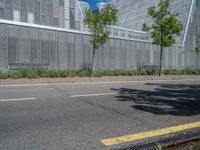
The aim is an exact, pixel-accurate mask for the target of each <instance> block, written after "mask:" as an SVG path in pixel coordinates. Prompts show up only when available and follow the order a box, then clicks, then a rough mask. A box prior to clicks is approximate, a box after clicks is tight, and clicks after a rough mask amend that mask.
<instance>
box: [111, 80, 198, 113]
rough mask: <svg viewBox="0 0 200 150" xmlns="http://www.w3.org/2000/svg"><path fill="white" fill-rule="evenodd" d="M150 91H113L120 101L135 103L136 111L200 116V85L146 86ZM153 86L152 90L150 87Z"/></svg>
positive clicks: (123, 89)
mask: <svg viewBox="0 0 200 150" xmlns="http://www.w3.org/2000/svg"><path fill="white" fill-rule="evenodd" d="M146 85H149V87H148V88H150V89H151V91H150V90H149V91H148V90H139V89H127V88H120V89H111V90H113V91H116V92H118V96H116V98H117V100H118V101H122V102H127V101H128V102H133V105H132V106H131V107H133V108H134V109H137V110H140V111H146V112H150V113H153V114H157V115H175V116H192V115H197V114H200V85H195V84H146ZM150 86H152V88H151V87H150Z"/></svg>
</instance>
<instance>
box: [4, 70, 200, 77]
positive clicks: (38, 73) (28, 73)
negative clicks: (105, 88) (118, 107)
mask: <svg viewBox="0 0 200 150" xmlns="http://www.w3.org/2000/svg"><path fill="white" fill-rule="evenodd" d="M157 74H158V70H137V71H136V70H123V69H119V70H97V71H95V72H94V73H91V72H90V71H87V70H78V71H74V70H30V69H18V70H15V71H9V72H0V79H8V78H10V79H19V78H29V79H34V78H47V77H48V78H64V77H103V76H136V75H157ZM162 74H163V75H192V74H193V75H200V70H176V69H168V70H163V71H162Z"/></svg>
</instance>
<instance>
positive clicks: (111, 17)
mask: <svg viewBox="0 0 200 150" xmlns="http://www.w3.org/2000/svg"><path fill="white" fill-rule="evenodd" d="M117 12H118V10H117V9H116V8H115V7H114V6H113V5H111V4H106V5H105V6H103V7H102V8H101V9H98V10H96V11H95V12H93V11H91V10H89V11H88V12H87V13H86V16H85V18H84V24H85V25H86V26H87V27H88V29H89V31H90V32H91V36H90V43H91V44H92V45H93V52H92V62H91V66H90V69H91V71H92V72H93V70H94V58H95V53H96V49H97V48H99V47H100V46H102V45H103V44H105V43H106V42H107V41H108V40H109V35H110V33H109V32H108V31H107V26H111V25H115V24H116V23H117Z"/></svg>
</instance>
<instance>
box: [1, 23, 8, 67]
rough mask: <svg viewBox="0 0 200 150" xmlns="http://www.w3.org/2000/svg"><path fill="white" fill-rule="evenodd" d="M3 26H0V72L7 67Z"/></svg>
mask: <svg viewBox="0 0 200 150" xmlns="http://www.w3.org/2000/svg"><path fill="white" fill-rule="evenodd" d="M7 45H8V43H7V37H6V28H5V25H2V24H0V70H1V69H5V68H6V67H7V66H8V49H7V48H8V47H7Z"/></svg>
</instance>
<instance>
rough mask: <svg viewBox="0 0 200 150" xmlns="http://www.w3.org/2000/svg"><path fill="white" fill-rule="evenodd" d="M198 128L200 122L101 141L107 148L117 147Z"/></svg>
mask: <svg viewBox="0 0 200 150" xmlns="http://www.w3.org/2000/svg"><path fill="white" fill-rule="evenodd" d="M198 127H200V122H194V123H189V124H184V125H178V126H172V127H169V128H163V129H159V130H154V131H148V132H142V133H136V134H132V135H125V136H120V137H114V138H109V139H103V140H101V142H102V143H103V144H104V145H106V146H112V145H116V144H121V143H126V142H132V141H136V140H142V139H147V138H152V137H156V136H161V135H166V134H171V133H176V132H180V131H184V130H189V129H193V128H198Z"/></svg>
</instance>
